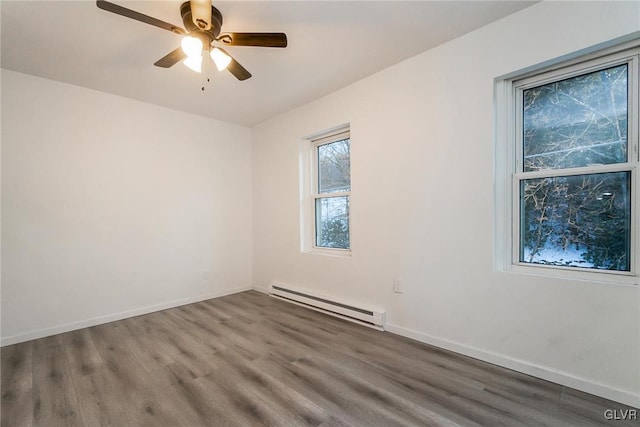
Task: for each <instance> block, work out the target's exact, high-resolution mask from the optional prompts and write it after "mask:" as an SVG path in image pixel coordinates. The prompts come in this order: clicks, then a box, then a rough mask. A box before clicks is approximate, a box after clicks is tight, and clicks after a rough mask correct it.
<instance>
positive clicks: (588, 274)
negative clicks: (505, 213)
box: [506, 264, 640, 286]
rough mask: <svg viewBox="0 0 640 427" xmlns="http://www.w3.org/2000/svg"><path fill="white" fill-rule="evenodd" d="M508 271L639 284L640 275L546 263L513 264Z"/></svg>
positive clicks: (575, 279)
mask: <svg viewBox="0 0 640 427" xmlns="http://www.w3.org/2000/svg"><path fill="white" fill-rule="evenodd" d="M506 272H508V273H516V274H526V275H529V276H540V277H549V278H553V279H561V280H573V281H581V282H591V283H594V284H615V285H627V286H638V285H639V284H640V277H638V275H636V274H633V273H629V272H621V271H620V272H614V271H606V270H602V271H589V270H584V269H581V270H577V269H574V268H572V267H551V266H549V267H547V266H544V265H523V264H513V265H511V268H509V269H507V270H506Z"/></svg>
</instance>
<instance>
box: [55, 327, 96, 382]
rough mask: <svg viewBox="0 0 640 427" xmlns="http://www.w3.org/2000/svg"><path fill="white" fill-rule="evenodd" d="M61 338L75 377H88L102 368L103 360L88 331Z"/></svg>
mask: <svg viewBox="0 0 640 427" xmlns="http://www.w3.org/2000/svg"><path fill="white" fill-rule="evenodd" d="M60 338H61V339H62V343H63V345H64V350H65V353H66V355H67V361H68V362H69V368H70V369H71V373H72V374H73V375H76V376H82V375H88V374H91V373H93V372H94V371H95V370H96V368H97V367H100V366H102V363H103V362H102V358H101V357H100V354H99V353H98V350H97V349H96V348H95V345H94V344H93V340H92V339H91V335H90V334H89V331H88V330H87V329H80V330H77V331H72V332H67V333H65V334H62V335H60Z"/></svg>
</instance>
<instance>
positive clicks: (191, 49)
mask: <svg viewBox="0 0 640 427" xmlns="http://www.w3.org/2000/svg"><path fill="white" fill-rule="evenodd" d="M180 46H181V47H182V51H183V52H184V53H185V55H187V56H188V57H192V56H202V48H203V47H204V45H203V44H202V40H200V39H199V38H197V37H191V36H187V37H185V38H183V39H182V43H180Z"/></svg>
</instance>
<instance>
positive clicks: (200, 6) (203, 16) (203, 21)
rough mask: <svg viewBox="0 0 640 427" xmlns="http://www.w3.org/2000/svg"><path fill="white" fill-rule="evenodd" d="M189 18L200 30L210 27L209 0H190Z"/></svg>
mask: <svg viewBox="0 0 640 427" xmlns="http://www.w3.org/2000/svg"><path fill="white" fill-rule="evenodd" d="M190 3H191V5H190V6H191V19H192V20H193V23H194V24H195V26H196V27H198V28H200V29H201V30H209V29H211V0H191V1H190Z"/></svg>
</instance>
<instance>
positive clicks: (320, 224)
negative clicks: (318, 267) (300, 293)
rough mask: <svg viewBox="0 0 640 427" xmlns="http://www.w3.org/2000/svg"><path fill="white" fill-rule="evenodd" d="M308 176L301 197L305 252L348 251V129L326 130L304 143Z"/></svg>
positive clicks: (349, 178) (349, 144) (349, 244)
mask: <svg viewBox="0 0 640 427" xmlns="http://www.w3.org/2000/svg"><path fill="white" fill-rule="evenodd" d="M303 153H306V156H305V157H307V159H306V161H304V162H303V163H302V164H303V165H308V170H307V171H304V170H303V171H302V172H303V174H304V175H306V176H307V177H308V181H309V182H307V183H306V184H303V185H304V186H305V187H306V188H307V189H308V191H307V193H308V194H307V196H306V197H304V202H303V203H304V204H305V206H303V222H305V221H306V232H304V234H306V235H307V236H306V237H307V239H306V240H307V244H306V245H305V244H304V242H303V250H305V251H311V252H313V251H317V252H322V251H328V252H329V253H334V254H336V253H348V252H349V251H350V249H351V232H350V228H351V227H350V212H349V210H350V204H351V138H350V133H349V131H348V130H345V129H341V130H340V131H334V132H329V133H326V134H323V135H321V136H319V137H317V138H312V139H310V140H308V141H307V142H306V149H305V150H304V151H303Z"/></svg>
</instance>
